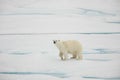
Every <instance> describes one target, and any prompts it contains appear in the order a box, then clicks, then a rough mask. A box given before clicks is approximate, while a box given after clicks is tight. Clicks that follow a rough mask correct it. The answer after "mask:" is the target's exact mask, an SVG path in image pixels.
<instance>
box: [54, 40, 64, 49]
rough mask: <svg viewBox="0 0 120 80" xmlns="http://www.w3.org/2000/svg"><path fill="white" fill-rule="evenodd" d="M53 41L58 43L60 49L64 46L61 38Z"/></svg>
mask: <svg viewBox="0 0 120 80" xmlns="http://www.w3.org/2000/svg"><path fill="white" fill-rule="evenodd" d="M53 43H54V44H55V45H56V47H57V48H58V49H60V48H61V47H62V46H63V44H62V41H61V40H53Z"/></svg>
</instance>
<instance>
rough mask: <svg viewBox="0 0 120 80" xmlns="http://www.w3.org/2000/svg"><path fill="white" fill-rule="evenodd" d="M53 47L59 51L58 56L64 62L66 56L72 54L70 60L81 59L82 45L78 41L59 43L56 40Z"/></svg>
mask: <svg viewBox="0 0 120 80" xmlns="http://www.w3.org/2000/svg"><path fill="white" fill-rule="evenodd" d="M55 45H56V46H57V48H58V49H59V52H60V53H59V56H60V57H61V60H66V59H67V57H68V56H67V55H68V54H72V56H73V57H72V58H75V59H77V60H81V59H82V53H81V52H82V45H81V44H80V42H79V41H76V40H67V41H59V40H56V43H55Z"/></svg>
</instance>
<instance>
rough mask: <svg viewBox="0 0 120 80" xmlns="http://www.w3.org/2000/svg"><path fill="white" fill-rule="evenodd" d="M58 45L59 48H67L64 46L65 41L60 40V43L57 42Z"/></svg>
mask: <svg viewBox="0 0 120 80" xmlns="http://www.w3.org/2000/svg"><path fill="white" fill-rule="evenodd" d="M56 46H57V48H58V49H59V50H63V49H65V46H64V44H63V42H58V43H56Z"/></svg>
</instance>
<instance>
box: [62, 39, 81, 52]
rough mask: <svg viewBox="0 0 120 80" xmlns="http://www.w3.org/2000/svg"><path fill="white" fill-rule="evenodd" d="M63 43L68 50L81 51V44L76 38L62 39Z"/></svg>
mask: <svg viewBox="0 0 120 80" xmlns="http://www.w3.org/2000/svg"><path fill="white" fill-rule="evenodd" d="M63 44H64V46H65V47H66V49H67V50H68V51H69V52H74V51H77V52H81V51H82V45H81V44H80V42H79V41H77V40H67V41H64V42H63Z"/></svg>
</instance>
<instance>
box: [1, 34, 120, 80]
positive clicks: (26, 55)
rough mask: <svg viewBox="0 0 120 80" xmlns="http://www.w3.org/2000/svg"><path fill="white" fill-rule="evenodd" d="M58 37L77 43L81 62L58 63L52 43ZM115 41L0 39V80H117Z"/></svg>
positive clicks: (96, 37)
mask: <svg viewBox="0 0 120 80" xmlns="http://www.w3.org/2000/svg"><path fill="white" fill-rule="evenodd" d="M60 37H61V38H64V39H65V40H67V39H71V38H72V39H77V40H80V41H81V43H82V44H83V47H84V51H83V56H84V58H83V60H82V61H77V60H74V59H69V60H67V61H61V60H60V58H59V56H58V50H57V48H56V47H55V45H54V44H53V43H52V40H53V39H58V38H60ZM111 38H112V39H111ZM109 40H110V41H109ZM119 40H120V39H119V38H118V36H117V35H114V34H113V35H109V34H108V35H96V34H95V35H82V34H81V35H79V34H78V35H75V34H74V35H70V34H67V35H58V34H57V35H56V34H53V35H34V36H33V35H4V36H0V42H2V43H1V45H3V46H0V79H1V80H16V79H20V80H42V79H45V80H50V79H52V80H93V79H94V80H119V79H120V62H119V60H120V58H119V57H120V51H119ZM102 49H103V50H102ZM105 50H106V51H105Z"/></svg>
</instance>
